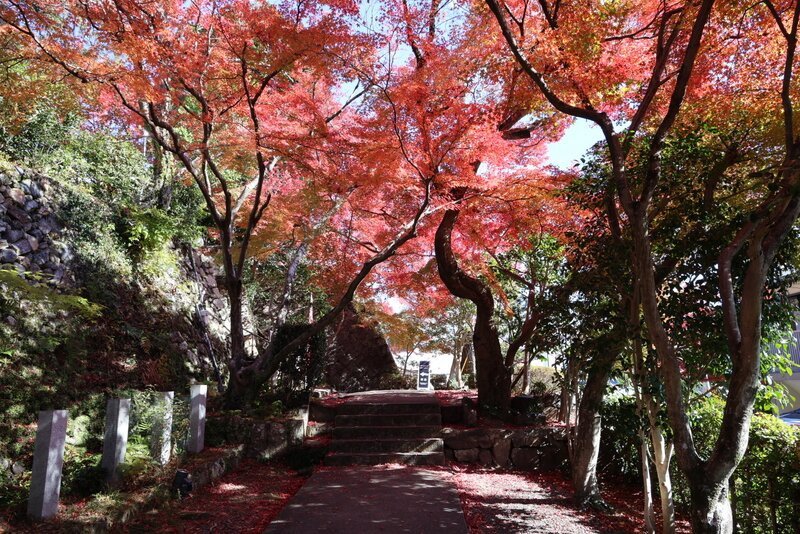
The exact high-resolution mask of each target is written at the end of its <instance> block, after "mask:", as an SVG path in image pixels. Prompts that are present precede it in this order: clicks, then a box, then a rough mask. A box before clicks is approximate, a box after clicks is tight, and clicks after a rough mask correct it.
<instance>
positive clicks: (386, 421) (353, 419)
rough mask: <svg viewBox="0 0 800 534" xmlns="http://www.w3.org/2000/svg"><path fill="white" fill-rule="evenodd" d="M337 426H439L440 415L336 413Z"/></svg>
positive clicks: (440, 421) (440, 422)
mask: <svg viewBox="0 0 800 534" xmlns="http://www.w3.org/2000/svg"><path fill="white" fill-rule="evenodd" d="M334 422H335V424H336V426H337V427H342V426H361V427H363V426H441V424H442V416H441V414H435V413H405V414H359V415H355V414H353V415H337V416H336V419H335V420H334Z"/></svg>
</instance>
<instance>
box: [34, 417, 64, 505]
mask: <svg viewBox="0 0 800 534" xmlns="http://www.w3.org/2000/svg"><path fill="white" fill-rule="evenodd" d="M66 438H67V411H66V410H45V411H41V412H39V426H38V428H37V429H36V444H35V445H34V448H33V475H32V476H31V491H30V494H29V495H28V517H30V518H31V519H36V520H42V519H47V518H50V517H54V516H56V515H57V514H58V495H59V493H60V492H61V467H62V466H63V465H64V443H65V441H66Z"/></svg>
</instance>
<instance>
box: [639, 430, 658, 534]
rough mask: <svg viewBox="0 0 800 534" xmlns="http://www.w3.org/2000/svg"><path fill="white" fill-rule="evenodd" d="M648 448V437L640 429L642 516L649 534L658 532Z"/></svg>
mask: <svg viewBox="0 0 800 534" xmlns="http://www.w3.org/2000/svg"><path fill="white" fill-rule="evenodd" d="M648 448H649V447H648V446H647V436H646V435H645V433H644V430H643V429H639V454H640V456H641V459H642V492H643V503H642V507H643V508H642V514H643V516H644V529H645V532H647V533H648V534H655V532H656V512H655V510H654V509H653V489H652V484H651V483H650V458H649V451H648Z"/></svg>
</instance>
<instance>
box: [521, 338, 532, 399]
mask: <svg viewBox="0 0 800 534" xmlns="http://www.w3.org/2000/svg"><path fill="white" fill-rule="evenodd" d="M522 356H523V358H524V361H523V364H522V373H523V374H522V394H523V395H527V394H528V393H530V383H529V382H530V374H531V351H530V350H529V349H528V347H525V350H524V351H523V354H522Z"/></svg>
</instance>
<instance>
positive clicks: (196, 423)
mask: <svg viewBox="0 0 800 534" xmlns="http://www.w3.org/2000/svg"><path fill="white" fill-rule="evenodd" d="M207 394H208V386H207V385H205V384H195V385H193V386H192V387H191V389H190V398H191V400H190V412H189V441H188V443H187V446H186V449H187V450H188V451H189V452H190V453H198V452H200V451H202V450H203V447H204V446H205V444H204V440H205V431H206V395H207Z"/></svg>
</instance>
